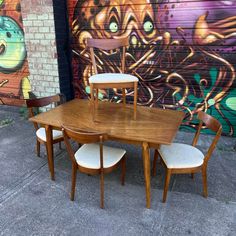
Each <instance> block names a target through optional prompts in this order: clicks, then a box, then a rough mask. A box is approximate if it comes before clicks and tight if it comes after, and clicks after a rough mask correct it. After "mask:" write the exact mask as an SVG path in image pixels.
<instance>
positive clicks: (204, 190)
mask: <svg viewBox="0 0 236 236" xmlns="http://www.w3.org/2000/svg"><path fill="white" fill-rule="evenodd" d="M202 184H203V196H204V197H207V195H208V193H207V168H202Z"/></svg>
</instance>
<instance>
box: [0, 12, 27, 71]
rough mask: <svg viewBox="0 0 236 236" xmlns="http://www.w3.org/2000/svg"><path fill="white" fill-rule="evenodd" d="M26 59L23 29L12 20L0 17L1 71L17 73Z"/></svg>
mask: <svg viewBox="0 0 236 236" xmlns="http://www.w3.org/2000/svg"><path fill="white" fill-rule="evenodd" d="M25 58H26V49H25V43H24V34H23V31H22V29H21V28H20V26H19V25H18V24H17V23H16V21H14V20H13V19H12V18H10V17H7V16H0V71H1V72H3V73H12V72H15V71H16V70H18V69H20V68H21V67H22V65H23V63H24V60H25Z"/></svg>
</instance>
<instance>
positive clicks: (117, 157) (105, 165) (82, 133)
mask: <svg viewBox="0 0 236 236" xmlns="http://www.w3.org/2000/svg"><path fill="white" fill-rule="evenodd" d="M62 131H63V136H64V141H65V144H66V148H67V151H68V154H69V156H70V159H71V161H72V185H71V197H70V199H71V201H74V195H75V185H76V173H77V169H78V170H79V171H80V172H82V173H86V174H90V175H95V174H100V194H101V197H100V207H101V208H104V174H106V173H109V172H111V171H113V170H114V169H116V168H117V167H118V166H119V165H120V164H121V166H122V174H121V184H122V185H124V181H125V153H126V151H125V150H123V149H119V148H113V147H108V146H104V145H103V141H104V140H105V139H106V136H107V135H106V134H104V133H99V132H90V131H86V130H80V129H76V128H73V127H65V126H62ZM69 138H71V139H72V140H74V141H76V142H78V143H81V144H84V145H82V146H81V147H80V148H79V149H78V150H77V151H76V152H74V151H73V149H72V147H71V144H70V142H69Z"/></svg>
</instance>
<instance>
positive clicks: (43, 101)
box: [25, 94, 65, 130]
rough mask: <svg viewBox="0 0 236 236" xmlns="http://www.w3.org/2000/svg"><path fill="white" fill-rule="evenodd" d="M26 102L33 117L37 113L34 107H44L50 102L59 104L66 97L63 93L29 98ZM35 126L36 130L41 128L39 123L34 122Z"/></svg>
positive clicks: (30, 115)
mask: <svg viewBox="0 0 236 236" xmlns="http://www.w3.org/2000/svg"><path fill="white" fill-rule="evenodd" d="M25 102H26V106H27V108H28V111H29V117H33V116H34V115H35V111H34V108H39V107H44V106H48V105H50V104H54V105H55V106H58V105H60V104H62V103H64V102H65V97H64V95H63V94H56V95H52V96H49V97H42V98H33V99H27V100H25ZM34 127H35V129H36V130H37V129H38V128H39V127H38V125H37V123H34Z"/></svg>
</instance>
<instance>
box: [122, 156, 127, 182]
mask: <svg viewBox="0 0 236 236" xmlns="http://www.w3.org/2000/svg"><path fill="white" fill-rule="evenodd" d="M125 169H126V156H124V157H123V158H122V160H121V184H122V185H125Z"/></svg>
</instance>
